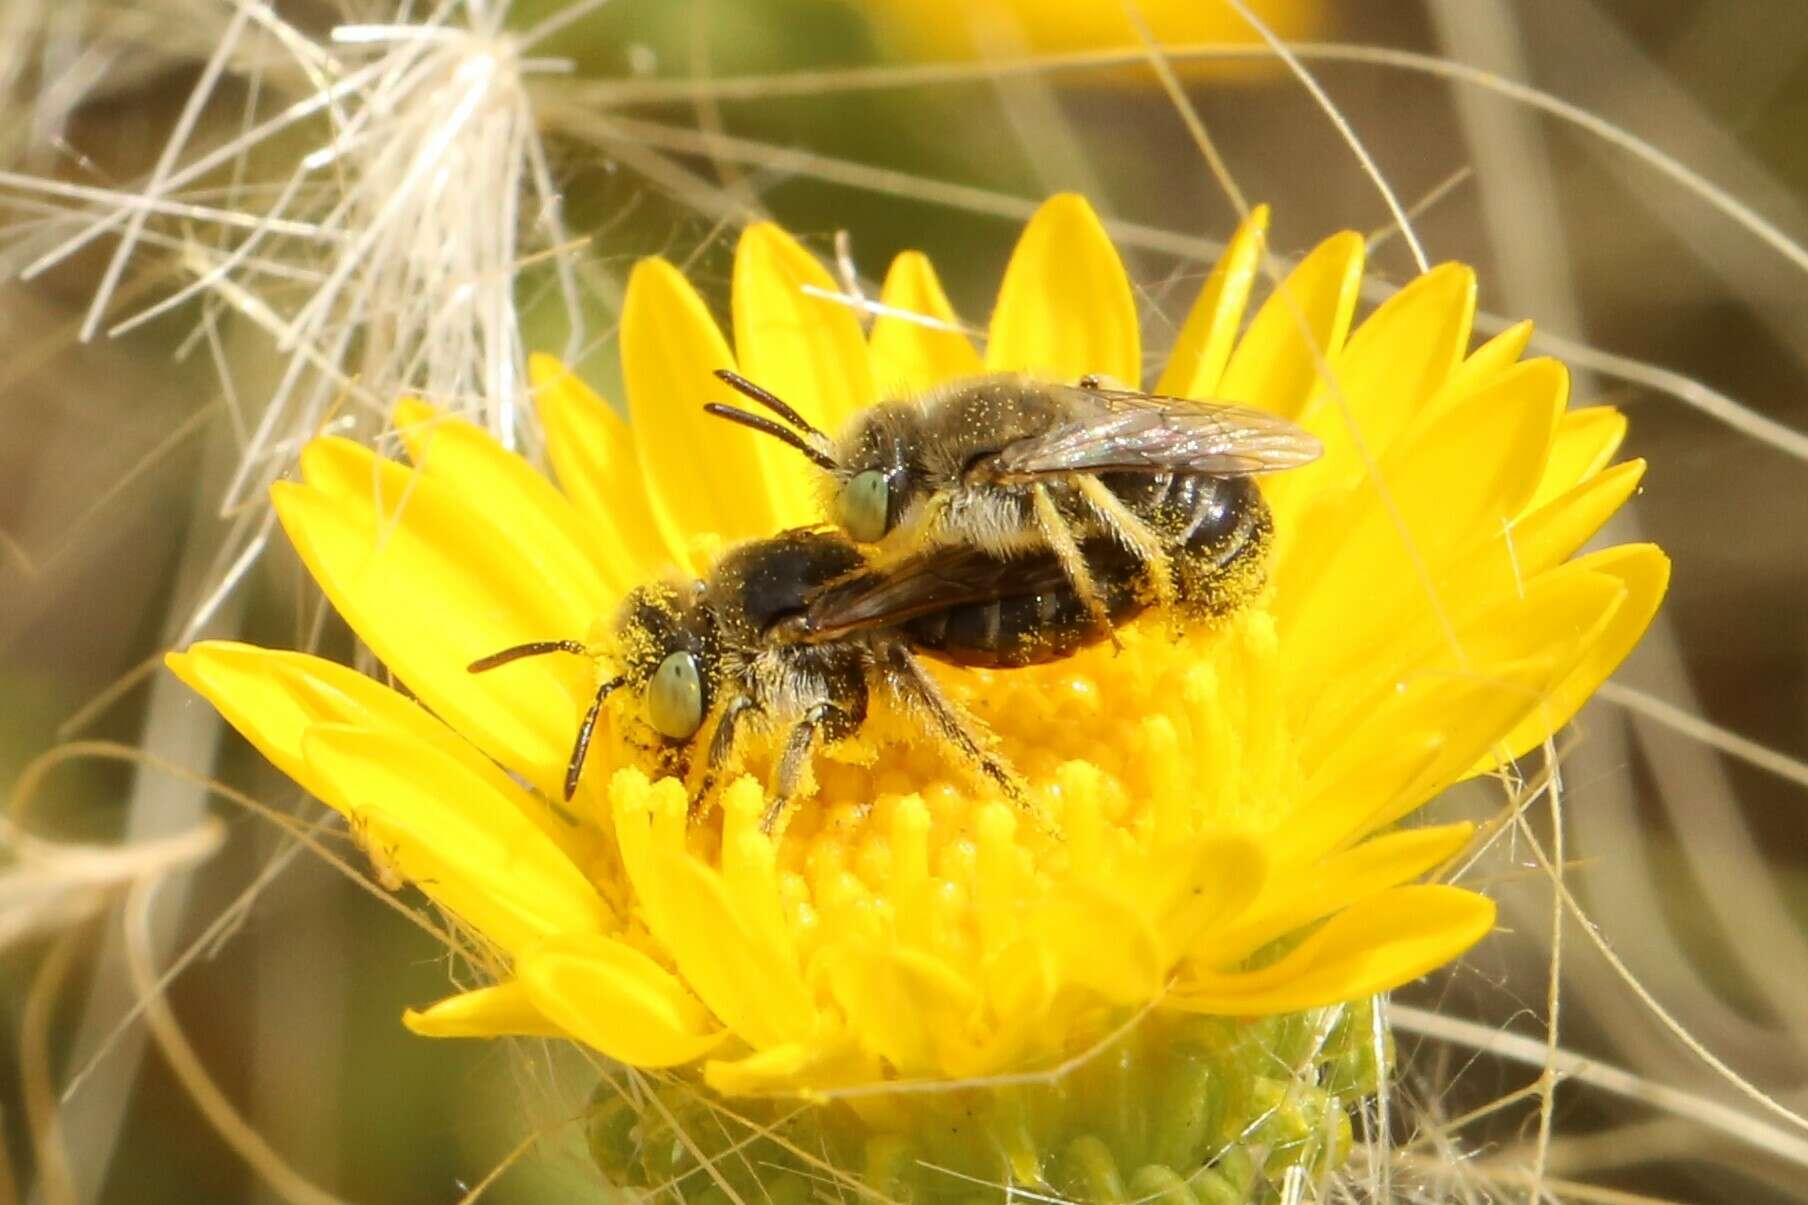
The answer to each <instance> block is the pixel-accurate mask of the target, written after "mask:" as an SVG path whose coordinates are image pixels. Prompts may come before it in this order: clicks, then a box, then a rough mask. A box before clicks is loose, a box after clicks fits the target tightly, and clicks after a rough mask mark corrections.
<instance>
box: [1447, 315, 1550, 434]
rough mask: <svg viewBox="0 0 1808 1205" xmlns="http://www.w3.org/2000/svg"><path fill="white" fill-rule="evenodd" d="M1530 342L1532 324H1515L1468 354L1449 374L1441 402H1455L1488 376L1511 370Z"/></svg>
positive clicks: (1528, 322)
mask: <svg viewBox="0 0 1808 1205" xmlns="http://www.w3.org/2000/svg"><path fill="white" fill-rule="evenodd" d="M1531 341H1532V323H1531V322H1530V321H1525V322H1515V323H1514V324H1513V325H1512V326H1509V327H1508V328H1507V329H1506V330H1504V331H1502V332H1500V334H1498V335H1496V336H1494V337H1493V338H1492V339H1490V340H1488V341H1487V342H1486V343H1484V344H1482V345H1481V346H1480V347H1478V348H1476V349H1475V350H1474V351H1472V352H1470V353H1469V356H1468V358H1467V359H1465V360H1464V361H1463V362H1462V363H1461V364H1458V365H1457V366H1456V371H1455V372H1453V373H1451V374H1450V380H1449V381H1448V382H1446V384H1445V386H1444V393H1443V398H1442V399H1440V400H1450V401H1454V400H1456V399H1458V398H1461V397H1464V396H1466V395H1468V394H1469V393H1472V392H1473V391H1475V390H1476V389H1479V388H1480V387H1481V386H1482V384H1483V383H1484V382H1486V381H1487V380H1488V379H1489V378H1490V377H1494V376H1497V375H1498V374H1500V373H1503V372H1505V371H1506V370H1507V369H1509V368H1511V367H1513V365H1515V364H1517V363H1518V362H1519V357H1520V356H1522V355H1524V354H1525V349H1526V346H1527V345H1528V344H1530V343H1531ZM1435 408H1436V407H1434V409H1435ZM1427 417H1428V418H1429V417H1432V416H1430V415H1428V416H1427Z"/></svg>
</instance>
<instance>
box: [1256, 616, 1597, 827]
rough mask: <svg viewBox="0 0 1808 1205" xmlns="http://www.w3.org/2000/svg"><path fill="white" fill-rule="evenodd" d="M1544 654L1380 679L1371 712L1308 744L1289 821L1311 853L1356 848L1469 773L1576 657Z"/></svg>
mask: <svg viewBox="0 0 1808 1205" xmlns="http://www.w3.org/2000/svg"><path fill="white" fill-rule="evenodd" d="M1556 654H1557V650H1541V655H1537V656H1531V657H1528V658H1526V659H1525V660H1524V661H1521V662H1518V663H1516V664H1497V665H1493V666H1489V667H1488V668H1487V670H1486V671H1485V672H1473V673H1469V674H1459V675H1445V676H1420V677H1415V678H1411V679H1408V680H1406V681H1405V682H1403V683H1401V685H1400V686H1399V688H1398V689H1387V688H1386V687H1385V685H1383V684H1380V683H1378V684H1377V685H1376V688H1375V690H1374V694H1373V696H1372V701H1371V702H1370V703H1369V705H1368V707H1367V709H1366V710H1364V709H1361V708H1359V709H1357V710H1356V711H1354V712H1353V713H1351V714H1352V715H1354V716H1356V717H1358V718H1357V719H1355V720H1354V721H1352V722H1348V723H1344V724H1333V725H1331V726H1330V728H1329V730H1328V731H1327V732H1325V733H1316V734H1314V742H1313V743H1312V744H1309V745H1305V746H1303V747H1302V749H1301V752H1300V757H1301V762H1302V763H1303V765H1304V767H1305V768H1306V770H1307V780H1306V783H1305V785H1304V787H1302V788H1301V790H1300V792H1299V795H1298V799H1299V801H1300V802H1299V804H1298V805H1297V806H1296V807H1295V808H1294V809H1293V811H1292V812H1291V813H1290V814H1289V816H1288V818H1287V819H1286V820H1285V821H1283V822H1282V823H1283V825H1284V831H1285V832H1286V834H1287V837H1288V840H1289V844H1290V845H1292V846H1293V847H1294V848H1295V849H1297V850H1298V851H1299V852H1300V854H1301V855H1302V856H1311V855H1314V854H1319V853H1329V852H1330V851H1332V850H1334V849H1338V848H1342V847H1344V846H1347V845H1348V844H1350V843H1351V842H1354V841H1357V840H1360V839H1361V838H1362V837H1363V836H1365V835H1367V834H1368V833H1372V832H1375V831H1376V830H1378V829H1380V828H1383V827H1385V826H1387V825H1389V824H1392V823H1394V822H1395V821H1396V820H1398V819H1400V818H1401V817H1402V816H1405V815H1407V814H1409V813H1410V812H1412V811H1413V810H1414V809H1415V808H1418V807H1419V806H1421V805H1422V804H1424V803H1426V802H1428V801H1429V800H1430V799H1432V798H1433V797H1434V796H1436V795H1437V794H1438V793H1439V792H1440V791H1442V790H1443V789H1444V788H1445V787H1447V786H1449V785H1450V784H1451V783H1453V782H1456V781H1457V780H1458V779H1460V778H1462V777H1464V776H1465V775H1466V774H1468V773H1469V772H1470V771H1471V768H1472V767H1473V766H1474V765H1475V763H1476V761H1477V760H1478V759H1479V758H1481V757H1482V756H1483V755H1485V754H1486V753H1487V751H1488V750H1490V749H1493V748H1495V747H1496V746H1498V745H1499V744H1500V741H1501V736H1502V734H1503V733H1506V732H1508V731H1510V730H1511V729H1512V727H1513V725H1514V724H1515V723H1517V722H1518V721H1519V720H1520V719H1521V718H1522V717H1523V716H1525V715H1526V714H1527V713H1528V712H1530V711H1531V710H1532V709H1533V708H1535V707H1536V706H1537V705H1538V702H1539V700H1541V699H1542V698H1544V696H1545V695H1546V694H1548V693H1549V691H1550V689H1551V686H1552V684H1553V683H1555V682H1557V681H1559V680H1561V678H1562V676H1563V674H1564V673H1566V672H1567V671H1568V669H1569V668H1570V666H1571V665H1572V664H1573V663H1574V660H1575V658H1574V656H1573V655H1570V656H1569V657H1567V658H1562V657H1559V656H1558V655H1556Z"/></svg>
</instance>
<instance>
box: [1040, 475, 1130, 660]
mask: <svg viewBox="0 0 1808 1205" xmlns="http://www.w3.org/2000/svg"><path fill="white" fill-rule="evenodd" d="M1030 498H1031V501H1032V504H1033V506H1034V507H1035V512H1036V527H1037V529H1038V530H1040V531H1041V532H1042V538H1043V539H1044V540H1046V541H1048V546H1049V547H1050V548H1051V549H1053V550H1054V553H1055V559H1056V560H1058V561H1060V562H1061V571H1062V572H1063V573H1065V574H1066V575H1067V580H1068V581H1070V582H1072V583H1073V588H1074V593H1075V594H1078V595H1079V596H1080V602H1081V604H1082V605H1083V606H1084V607H1085V608H1086V609H1087V611H1089V612H1091V614H1092V619H1093V622H1094V623H1096V624H1097V625H1098V627H1099V630H1100V631H1102V632H1106V633H1110V634H1111V643H1112V644H1113V645H1116V644H1117V642H1118V641H1117V636H1116V634H1115V633H1114V632H1113V631H1112V623H1111V613H1110V612H1109V611H1107V610H1106V609H1105V600H1104V599H1103V598H1101V597H1100V596H1099V588H1098V583H1096V582H1094V581H1093V580H1092V570H1091V568H1089V567H1088V566H1087V564H1086V558H1085V557H1084V556H1082V555H1080V545H1079V542H1078V541H1077V540H1075V539H1074V534H1073V529H1072V528H1070V527H1069V526H1068V525H1067V520H1066V519H1064V518H1062V517H1061V512H1060V511H1059V510H1058V509H1056V507H1055V500H1054V497H1053V496H1052V495H1050V493H1049V492H1048V487H1047V486H1046V485H1043V484H1041V483H1040V482H1038V483H1037V484H1035V485H1033V486H1031V487H1030Z"/></svg>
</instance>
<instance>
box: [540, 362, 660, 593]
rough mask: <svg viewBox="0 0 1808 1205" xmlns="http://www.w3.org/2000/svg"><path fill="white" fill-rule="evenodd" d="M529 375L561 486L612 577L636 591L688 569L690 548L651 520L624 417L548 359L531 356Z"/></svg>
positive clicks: (652, 518)
mask: <svg viewBox="0 0 1808 1205" xmlns="http://www.w3.org/2000/svg"><path fill="white" fill-rule="evenodd" d="M527 375H528V380H529V381H530V382H532V385H533V390H534V409H535V410H536V412H538V414H539V415H540V425H541V426H542V427H544V428H545V430H546V455H547V458H548V459H550V460H551V461H552V468H553V472H555V473H557V474H558V477H559V487H560V488H561V489H563V490H564V491H565V496H566V497H567V498H569V499H571V502H572V505H573V506H575V507H577V508H578V510H579V511H580V512H582V514H583V516H584V518H585V520H586V521H587V522H588V523H589V524H590V526H591V528H592V530H593V532H594V534H593V536H592V540H593V542H594V544H595V545H596V548H597V550H598V555H599V556H600V557H601V558H602V559H603V561H604V562H605V563H606V564H607V565H608V566H610V567H611V572H612V573H613V574H614V575H615V577H616V578H617V579H618V580H620V579H629V584H630V586H632V585H638V584H639V583H640V582H641V581H643V580H645V579H647V578H649V577H652V576H654V575H655V574H658V573H660V572H662V571H664V570H665V569H666V568H667V567H668V566H671V565H679V566H682V567H685V568H689V566H688V565H686V564H685V558H686V556H687V555H688V550H687V549H685V548H682V547H675V546H671V545H668V544H667V543H666V542H665V539H664V535H663V533H662V532H661V530H660V526H659V523H658V521H657V520H656V519H654V517H653V507H652V504H651V503H650V502H649V501H648V497H647V486H646V482H645V481H644V480H643V479H642V477H641V473H640V462H639V459H638V457H637V454H636V452H635V450H634V433H633V432H632V431H630V430H629V429H628V424H627V423H626V422H624V421H623V420H622V417H621V415H619V414H617V413H616V412H615V409H614V407H612V406H610V405H609V403H607V402H605V401H604V400H603V399H602V398H600V397H598V396H597V395H596V394H595V393H594V392H592V391H591V389H590V387H589V386H588V385H586V384H584V382H583V381H582V380H580V379H579V378H578V376H577V375H576V374H575V373H573V372H571V371H570V370H569V369H567V368H566V367H565V365H563V364H561V363H560V362H559V361H558V360H556V359H554V358H553V357H551V356H547V355H534V356H531V357H529V359H528V361H527Z"/></svg>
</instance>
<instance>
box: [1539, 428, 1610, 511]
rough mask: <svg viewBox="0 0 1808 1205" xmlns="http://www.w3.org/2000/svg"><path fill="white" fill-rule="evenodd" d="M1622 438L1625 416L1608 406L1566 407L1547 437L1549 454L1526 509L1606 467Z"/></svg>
mask: <svg viewBox="0 0 1808 1205" xmlns="http://www.w3.org/2000/svg"><path fill="white" fill-rule="evenodd" d="M1625 438H1626V416H1625V415H1624V414H1621V413H1620V412H1619V411H1618V410H1615V409H1614V408H1613V407H1612V406H1586V407H1584V408H1583V409H1581V410H1569V411H1566V412H1565V413H1564V415H1563V417H1562V418H1561V419H1560V420H1559V421H1558V423H1557V437H1556V438H1555V439H1554V440H1552V441H1551V458H1550V460H1549V461H1547V462H1546V464H1545V466H1544V477H1543V479H1542V480H1540V481H1539V482H1538V489H1537V490H1536V492H1534V493H1533V494H1532V500H1531V501H1530V502H1528V503H1526V509H1527V510H1535V509H1537V508H1538V507H1540V506H1543V505H1544V504H1545V503H1547V502H1550V501H1552V500H1554V499H1555V498H1556V497H1557V496H1558V495H1560V494H1563V493H1566V492H1567V491H1569V490H1571V489H1574V488H1575V487H1576V486H1577V485H1578V484H1580V483H1581V482H1584V481H1587V480H1588V479H1589V478H1590V477H1593V476H1594V475H1595V474H1596V473H1599V472H1600V471H1601V470H1602V469H1604V468H1606V467H1607V462H1608V461H1610V460H1612V459H1613V454H1614V453H1615V452H1617V451H1619V449H1620V441H1621V440H1623V439H1625Z"/></svg>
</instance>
